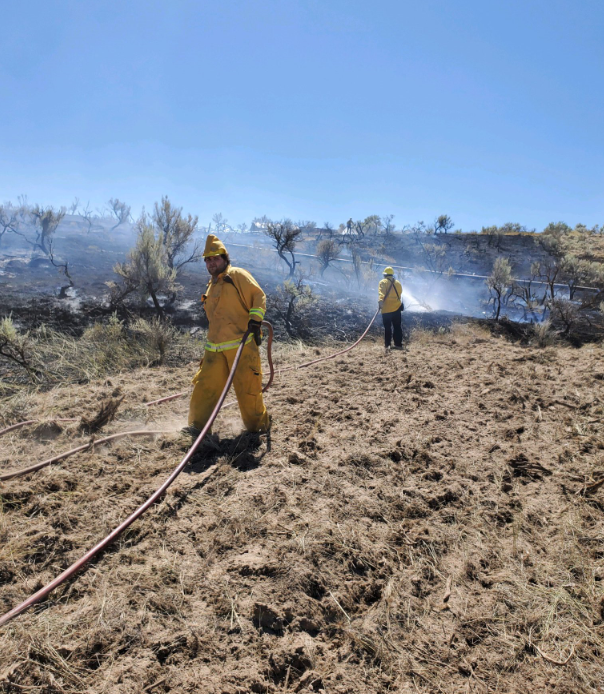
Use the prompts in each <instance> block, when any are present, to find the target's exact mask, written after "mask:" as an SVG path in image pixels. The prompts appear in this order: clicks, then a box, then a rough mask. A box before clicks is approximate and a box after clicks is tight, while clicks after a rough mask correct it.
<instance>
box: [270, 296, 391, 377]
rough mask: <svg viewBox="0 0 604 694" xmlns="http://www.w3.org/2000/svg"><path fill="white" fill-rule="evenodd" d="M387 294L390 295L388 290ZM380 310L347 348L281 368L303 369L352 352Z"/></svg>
mask: <svg viewBox="0 0 604 694" xmlns="http://www.w3.org/2000/svg"><path fill="white" fill-rule="evenodd" d="M388 291H390V288H388ZM386 296H388V292H386ZM379 312H380V309H379V308H378V310H377V311H376V312H375V313H374V314H373V318H372V319H371V322H370V323H369V325H368V326H367V327H366V328H365V332H364V333H363V334H362V335H361V337H359V339H358V340H357V341H356V342H353V343H352V344H351V345H350V347H346V349H341V350H340V351H339V352H334V353H333V354H330V355H329V356H327V357H319V358H318V359H313V360H312V361H307V362H305V363H304V364H298V366H288V367H287V368H286V369H281V373H284V372H285V371H291V370H292V369H303V368H305V367H306V366H312V365H313V364H318V363H319V362H320V361H327V360H328V359H334V358H335V357H338V356H339V355H340V354H345V353H346V352H350V350H351V349H354V347H356V346H357V345H358V344H359V342H360V341H361V340H362V339H363V338H364V337H365V335H367V333H368V332H369V328H370V327H371V326H372V325H373V321H374V320H375V319H376V318H377V314H378V313H379Z"/></svg>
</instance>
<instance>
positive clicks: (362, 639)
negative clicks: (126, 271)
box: [0, 324, 604, 694]
mask: <svg viewBox="0 0 604 694" xmlns="http://www.w3.org/2000/svg"><path fill="white" fill-rule="evenodd" d="M328 353H329V349H328V348H314V347H313V348H308V347H306V348H304V347H295V346H291V345H290V346H287V347H285V346H279V345H277V348H276V357H275V360H276V363H277V365H278V366H279V367H284V366H288V365H295V364H299V363H301V362H303V361H308V360H309V359H312V358H314V357H315V356H318V355H319V354H321V355H325V354H328ZM603 356H604V348H603V347H602V345H598V344H590V345H585V346H583V347H582V348H580V349H575V348H571V347H567V346H556V347H548V348H546V349H539V348H536V347H531V346H523V345H521V344H519V343H513V342H509V341H506V340H505V339H504V338H503V337H497V336H494V335H491V334H490V333H489V332H487V331H485V330H483V329H481V328H480V327H478V326H474V325H467V324H466V325H457V326H453V328H452V330H451V332H437V333H433V332H425V331H421V330H418V331H415V332H413V334H412V339H411V341H410V344H409V350H408V351H407V352H405V353H397V352H392V353H386V354H385V353H384V351H383V348H382V347H381V345H380V344H379V342H367V343H363V344H362V345H361V346H360V347H359V348H358V349H356V350H354V351H353V352H350V353H348V354H347V355H344V356H341V357H338V358H336V359H335V360H331V361H326V362H323V363H321V364H318V365H317V366H315V367H311V368H309V369H305V370H299V371H298V370H291V371H287V372H284V373H279V372H278V373H277V377H276V382H275V385H274V386H273V388H272V390H271V391H270V392H269V394H268V395H267V397H266V400H267V405H268V407H269V408H270V411H271V413H272V415H273V426H272V431H271V433H270V435H268V436H267V435H261V436H254V435H247V434H241V424H240V420H239V417H238V413H237V411H236V408H235V409H233V408H231V409H228V410H225V411H224V412H223V413H222V414H221V416H220V418H219V420H218V423H217V425H216V427H215V434H216V435H217V437H218V440H219V443H218V449H216V448H215V447H213V446H210V445H207V446H205V447H204V448H203V450H202V452H201V453H200V454H199V455H198V456H197V457H196V459H195V461H194V463H193V464H191V465H190V466H189V467H188V468H187V469H186V470H185V472H184V473H183V474H182V475H181V476H180V477H179V478H178V479H177V480H176V481H175V483H174V484H173V485H172V487H171V488H170V489H169V491H168V493H167V495H166V496H165V498H164V499H163V501H162V502H161V503H158V504H157V505H156V506H154V507H153V508H151V509H150V510H149V511H148V512H147V513H146V514H145V515H144V516H143V518H142V519H140V520H139V521H138V522H136V523H135V524H134V525H133V526H131V528H130V529H129V530H128V531H127V532H126V534H125V535H124V536H123V537H122V538H121V539H120V540H119V541H118V542H117V543H116V544H115V545H114V546H112V547H111V548H110V549H108V550H107V551H105V552H104V554H103V555H102V556H101V557H100V558H99V559H98V560H97V561H95V562H94V563H93V564H92V565H91V566H89V567H88V568H87V569H85V570H84V571H82V572H81V573H80V575H79V576H78V577H77V578H76V579H75V580H73V581H71V582H70V583H68V584H67V585H66V586H63V587H62V588H60V589H58V590H57V591H56V592H55V593H53V594H52V595H51V596H50V598H49V599H48V600H46V601H45V602H44V603H43V604H41V605H39V606H37V607H36V608H35V609H33V610H30V611H29V612H27V613H25V614H23V615H21V616H20V617H18V618H17V619H15V620H14V621H12V622H11V623H10V624H9V625H7V626H5V627H2V628H0V644H1V645H0V692H3V693H10V694H16V693H17V692H19V693H22V692H25V691H27V692H33V693H39V694H42V693H45V694H50V693H52V694H54V693H63V692H64V693H72V692H84V691H86V692H95V693H96V692H99V693H100V692H104V693H106V694H118V693H123V694H126V693H129V692H150V691H152V692H168V691H172V692H207V693H208V694H243V693H246V692H271V693H276V692H307V691H314V692H320V691H323V692H329V693H331V694H335V693H338V694H344V693H350V694H352V693H355V694H358V693H359V692H367V693H373V692H376V693H377V692H405V693H406V692H409V693H411V692H459V693H462V692H464V693H465V692H501V693H502V694H504V693H506V694H507V693H510V692H527V691H531V692H542V691H543V692H546V691H551V692H557V693H558V694H562V693H569V694H570V693H571V692H572V693H576V692H586V693H587V692H590V693H591V692H593V693H595V692H602V691H604V689H603V687H604V685H603V683H604V664H603V660H602V656H603V653H604V585H603V580H604V545H603V543H604V513H603V512H604V505H603V494H604V486H603V487H598V486H597V484H596V485H594V483H596V482H598V481H599V480H601V479H604V453H603V449H604V436H603V435H602V422H603V421H604V366H603V363H602V357H603ZM194 369H195V364H193V363H190V364H186V365H183V366H182V367H177V368H172V367H164V368H161V369H160V368H158V369H141V370H140V371H138V372H136V373H125V374H122V375H120V376H115V377H111V378H109V379H107V380H103V381H100V382H97V383H94V384H88V385H72V386H69V387H64V388H55V389H54V390H52V391H48V392H46V393H38V394H33V395H25V394H24V395H23V396H22V397H21V398H17V399H15V398H14V397H13V399H12V400H11V403H10V408H9V407H8V406H7V407H5V408H3V412H2V417H0V427H1V426H7V425H9V424H12V423H14V422H17V421H21V420H24V419H29V418H44V419H48V418H51V417H75V418H79V417H81V416H82V415H85V416H91V415H93V414H94V413H95V412H96V411H97V410H98V407H99V402H100V401H101V399H102V398H103V397H110V396H113V397H117V396H118V395H120V394H122V395H125V396H126V397H125V400H124V402H123V403H122V405H121V408H120V410H119V411H118V414H117V417H116V420H115V421H114V422H112V423H110V424H109V425H107V426H106V427H105V429H104V430H103V434H104V433H112V432H114V431H124V430H129V429H134V428H140V427H141V426H146V427H148V428H150V429H155V428H158V429H161V430H163V431H165V432H167V433H166V434H165V435H162V436H158V437H156V438H154V439H153V438H151V439H148V440H144V439H140V438H139V439H130V440H128V439H124V440H122V441H120V442H118V443H116V444H114V445H112V446H107V447H103V448H96V449H94V450H93V452H88V453H84V454H81V455H78V456H75V457H73V458H70V459H67V460H65V461H64V462H63V463H60V464H57V465H54V466H51V467H49V468H46V469H45V470H43V471H41V472H39V473H36V474H34V475H31V476H30V477H25V478H20V479H15V480H11V481H7V482H4V483H0V502H1V505H0V612H2V613H3V612H5V611H7V610H9V609H10V608H12V607H13V606H15V605H16V604H17V603H19V602H20V601H21V600H23V599H24V598H26V597H27V596H29V595H30V594H31V593H32V592H33V591H35V590H36V589H38V588H39V587H41V586H42V585H43V584H45V583H46V582H48V581H49V580H51V579H52V578H54V577H55V576H56V575H57V574H59V573H60V572H61V571H62V570H63V569H64V568H66V567H67V566H68V565H69V564H70V563H71V562H73V561H74V560H75V559H77V558H78V557H79V556H80V555H81V554H83V553H84V551H85V550H87V549H88V548H90V547H91V546H93V545H94V544H95V543H96V542H97V541H98V540H100V539H101V538H102V537H103V536H104V535H105V534H106V533H108V532H109V531H110V530H111V529H113V528H114V527H115V526H116V525H117V524H118V523H119V522H120V521H121V520H122V519H124V518H125V517H126V516H127V515H128V514H129V513H130V512H131V511H132V510H134V508H135V507H136V506H137V505H138V504H140V503H142V502H143V501H144V499H146V498H147V497H148V496H149V494H150V493H151V492H152V491H154V490H155V489H156V488H157V487H158V486H159V484H160V483H161V482H162V481H163V480H164V479H165V478H166V477H167V475H168V474H169V472H170V471H171V470H172V469H173V468H174V467H175V466H176V465H177V463H178V462H179V461H180V460H181V458H182V456H183V455H184V453H185V451H186V450H187V444H188V441H187V439H186V438H185V437H184V436H183V435H182V434H180V433H178V430H179V428H180V427H181V426H182V425H183V424H184V422H185V417H186V410H187V402H186V399H179V400H174V401H171V402H168V403H165V404H163V405H159V406H156V407H153V408H150V409H147V408H145V407H144V406H143V403H144V402H145V401H147V400H151V399H154V398H158V397H161V396H163V395H167V394H170V393H173V392H177V391H179V390H182V389H188V388H189V381H190V378H191V376H192V374H193V372H194ZM100 435H102V434H97V437H98V436H100ZM88 439H89V436H88V435H85V434H82V433H80V432H79V431H78V425H77V422H75V423H58V424H55V425H52V426H50V425H45V426H38V427H29V428H23V429H20V430H18V431H15V432H11V433H9V434H7V435H5V436H3V437H1V438H0V471H6V470H8V469H13V468H15V467H21V466H26V465H29V464H31V463H33V462H36V461H38V460H42V459H45V458H47V457H50V456H51V455H53V454H55V453H58V452H61V451H63V450H67V449H69V448H71V447H73V446H75V445H78V444H80V443H82V442H86V441H87V440H88Z"/></svg>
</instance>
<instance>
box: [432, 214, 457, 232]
mask: <svg viewBox="0 0 604 694" xmlns="http://www.w3.org/2000/svg"><path fill="white" fill-rule="evenodd" d="M454 226H455V224H454V223H453V220H452V219H451V217H449V215H448V214H441V215H440V216H439V217H437V218H436V221H435V222H434V233H436V234H446V233H448V232H449V231H451V229H452V228H453V227H454Z"/></svg>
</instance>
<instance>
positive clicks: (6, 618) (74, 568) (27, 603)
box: [0, 330, 250, 626]
mask: <svg viewBox="0 0 604 694" xmlns="http://www.w3.org/2000/svg"><path fill="white" fill-rule="evenodd" d="M249 334H250V331H249V330H246V331H245V334H244V335H243V337H242V338H241V343H240V344H239V347H238V349H237V354H236V355H235V360H234V361H233V367H232V369H231V372H230V373H229V377H228V379H227V382H226V385H225V386H224V388H223V390H222V393H221V394H220V398H218V402H217V403H216V407H215V408H214V410H213V411H212V414H211V415H210V419H209V420H208V422H207V424H206V425H205V427H204V428H203V430H202V431H201V433H200V434H199V436H198V437H197V439H196V440H195V442H194V443H193V445H192V446H191V448H189V450H188V452H187V454H186V455H185V457H184V458H183V459H182V460H181V461H180V463H179V464H178V465H177V466H176V468H175V469H174V471H173V472H172V474H171V475H170V476H169V477H168V479H167V480H166V481H165V482H164V483H163V484H162V485H161V486H160V487H159V488H158V489H157V490H156V491H155V492H154V493H153V494H152V495H151V496H150V497H149V498H148V499H147V501H145V503H144V504H142V505H141V506H139V507H138V508H137V509H136V511H134V512H133V513H132V514H130V516H128V518H126V520H125V521H123V522H122V523H121V524H120V525H118V527H117V528H115V529H114V530H113V531H112V532H110V533H109V535H107V537H105V538H104V539H103V540H101V541H100V542H99V543H98V544H97V545H95V546H94V547H93V548H92V549H89V550H88V552H86V554H84V556H82V557H80V559H78V560H77V561H76V562H74V563H73V564H72V565H71V566H70V567H69V568H68V569H65V571H63V573H62V574H60V575H59V576H57V577H56V578H55V579H54V580H52V581H51V582H50V583H48V584H47V585H46V586H44V587H43V588H40V590H39V591H37V592H36V593H34V594H33V595H31V596H30V597H29V598H27V600H24V601H23V602H22V603H21V604H20V605H17V607H14V608H13V609H12V610H10V611H9V612H7V613H6V614H5V615H3V616H2V617H0V626H2V625H3V624H6V623H7V622H10V620H11V619H13V618H14V617H16V616H17V615H19V614H21V612H24V611H25V610H27V609H28V608H29V607H31V606H32V605H35V604H36V603H37V602H39V601H40V600H42V599H43V598H45V597H46V596H47V595H48V594H49V593H51V592H52V591H53V590H54V589H55V588H57V587H58V586H60V585H61V584H62V583H63V582H64V581H66V580H67V579H68V578H70V577H71V576H73V575H74V574H75V573H77V572H78V571H79V570H80V569H81V568H82V567H83V566H84V565H85V564H87V563H88V562H89V561H90V560H91V559H92V558H93V557H94V556H95V555H97V554H98V553H99V552H100V551H102V550H103V549H105V547H107V546H108V545H110V544H111V543H112V542H113V541H114V540H115V539H116V538H118V537H119V536H120V535H121V534H122V533H123V532H124V530H126V528H128V527H129V526H130V525H132V523H134V521H135V520H136V519H137V518H139V516H142V514H143V513H144V512H145V511H146V510H147V509H148V508H149V506H152V505H153V504H154V503H155V502H156V501H157V500H158V499H159V498H160V497H161V496H162V495H163V494H164V493H165V491H166V490H167V489H168V487H169V486H170V485H171V484H172V482H174V480H175V479H176V478H177V477H178V475H180V473H181V472H182V471H183V469H184V468H185V466H186V464H187V463H188V462H189V460H191V458H192V457H193V454H194V453H195V451H196V450H197V448H198V447H199V444H200V443H201V442H202V441H203V439H204V438H205V436H206V434H207V433H208V431H209V430H210V428H211V426H212V424H213V423H214V420H215V419H216V417H217V416H218V413H219V412H220V408H221V407H222V404H223V402H224V400H225V398H226V396H227V393H228V392H229V389H230V387H231V384H232V383H233V377H234V376H235V370H236V369H237V365H238V364H239V359H240V358H241V353H242V351H243V347H244V345H245V341H246V340H247V338H248V335H249Z"/></svg>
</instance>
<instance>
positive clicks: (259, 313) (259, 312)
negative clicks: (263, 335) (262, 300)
mask: <svg viewBox="0 0 604 694" xmlns="http://www.w3.org/2000/svg"><path fill="white" fill-rule="evenodd" d="M264 314H265V310H264V309H263V308H260V306H257V307H256V308H251V309H250V318H254V319H256V318H259V319H260V320H263V319H264Z"/></svg>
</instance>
